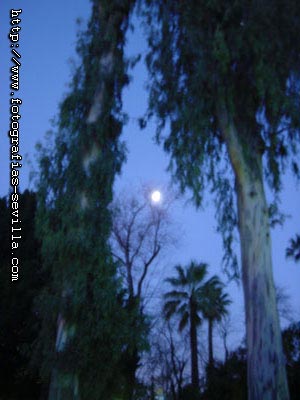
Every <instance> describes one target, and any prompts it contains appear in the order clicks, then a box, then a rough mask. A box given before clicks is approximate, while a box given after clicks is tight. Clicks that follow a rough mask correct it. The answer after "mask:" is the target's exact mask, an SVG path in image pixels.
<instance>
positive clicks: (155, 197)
mask: <svg viewBox="0 0 300 400" xmlns="http://www.w3.org/2000/svg"><path fill="white" fill-rule="evenodd" d="M151 200H152V201H153V203H159V202H160V200H161V193H160V191H159V190H154V191H153V192H152V193H151Z"/></svg>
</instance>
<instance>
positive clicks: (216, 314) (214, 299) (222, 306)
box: [202, 278, 231, 368]
mask: <svg viewBox="0 0 300 400" xmlns="http://www.w3.org/2000/svg"><path fill="white" fill-rule="evenodd" d="M223 288H224V285H223V284H222V282H221V281H220V280H219V278H214V279H211V281H210V284H209V285H206V286H205V288H204V290H203V295H202V296H203V305H202V309H203V316H204V318H205V319H207V322H208V367H209V368H212V367H213V365H214V356H213V326H214V323H215V322H220V321H221V320H222V319H223V318H224V317H225V316H226V315H227V314H228V306H229V305H230V304H231V300H230V299H229V296H228V294H227V293H224V291H223Z"/></svg>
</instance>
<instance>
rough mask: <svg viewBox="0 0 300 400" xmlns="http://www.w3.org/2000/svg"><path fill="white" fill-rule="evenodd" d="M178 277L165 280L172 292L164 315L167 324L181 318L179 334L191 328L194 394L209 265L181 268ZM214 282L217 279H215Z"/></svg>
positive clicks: (197, 379) (179, 266)
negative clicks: (171, 287)
mask: <svg viewBox="0 0 300 400" xmlns="http://www.w3.org/2000/svg"><path fill="white" fill-rule="evenodd" d="M175 269H176V271H177V276H176V277H172V278H168V279H166V282H168V283H169V284H170V285H171V286H173V288H174V289H173V290H171V291H169V292H167V293H166V294H165V295H164V298H165V300H166V302H165V305H164V314H165V317H166V319H167V320H169V319H170V318H171V317H172V316H177V317H178V318H179V325H178V329H179V331H182V330H183V329H184V328H186V327H187V326H188V329H189V336H190V351H191V374H192V385H193V387H194V389H195V390H198V389H199V367H198V339H197V327H198V326H199V325H200V323H201V322H202V312H203V294H204V293H205V291H206V288H207V286H208V285H209V284H210V281H207V280H205V278H206V276H207V264H205V263H200V264H197V263H196V262H195V261H192V262H191V263H190V264H189V265H188V267H187V268H186V269H184V268H183V267H182V266H181V265H177V266H176V267H175ZM212 279H215V278H212Z"/></svg>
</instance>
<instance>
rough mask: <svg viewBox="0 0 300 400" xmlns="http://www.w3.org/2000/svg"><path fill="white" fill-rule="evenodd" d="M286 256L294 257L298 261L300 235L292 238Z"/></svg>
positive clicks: (299, 255) (299, 258)
mask: <svg viewBox="0 0 300 400" xmlns="http://www.w3.org/2000/svg"><path fill="white" fill-rule="evenodd" d="M286 256H287V257H289V258H293V259H294V260H295V261H296V262H299V260H300V235H296V236H295V238H292V239H290V244H289V247H288V248H287V249H286Z"/></svg>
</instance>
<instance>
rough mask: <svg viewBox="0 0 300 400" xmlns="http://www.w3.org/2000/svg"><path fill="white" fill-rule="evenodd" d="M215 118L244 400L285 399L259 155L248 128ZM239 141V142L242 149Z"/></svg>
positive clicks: (221, 113)
mask: <svg viewBox="0 0 300 400" xmlns="http://www.w3.org/2000/svg"><path fill="white" fill-rule="evenodd" d="M218 116H219V123H220V126H221V131H222V134H223V137H224V140H225V143H226V146H227V149H228V152H229V156H230V160H231V164H232V166H233V170H234V173H235V179H236V192H237V204H238V224H239V225H238V228H239V234H240V242H241V256H242V279H243V289H244V299H245V309H246V337H247V360H248V372H247V374H248V375H247V377H248V398H249V400H261V399H263V400H287V399H289V392H288V385H287V379H286V371H285V362H284V356H283V350H282V342H281V331H280V326H279V318H278V312H277V306H276V297H275V288H274V281H273V272H272V257H271V237H270V227H269V215H268V205H267V201H266V196H265V191H264V185H263V171H262V153H261V151H260V150H259V147H258V146H257V144H255V143H254V142H253V140H254V138H253V137H251V136H250V135H249V133H246V129H247V126H245V127H243V128H244V129H245V131H244V132H239V134H238V132H237V129H236V126H235V124H234V122H233V121H232V120H231V119H229V117H228V114H227V111H226V109H225V107H221V108H220V109H219V110H218ZM241 133H243V134H244V135H242V134H241ZM241 138H244V143H243V144H242V143H241V140H242V139H241ZM247 141H248V143H247Z"/></svg>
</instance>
